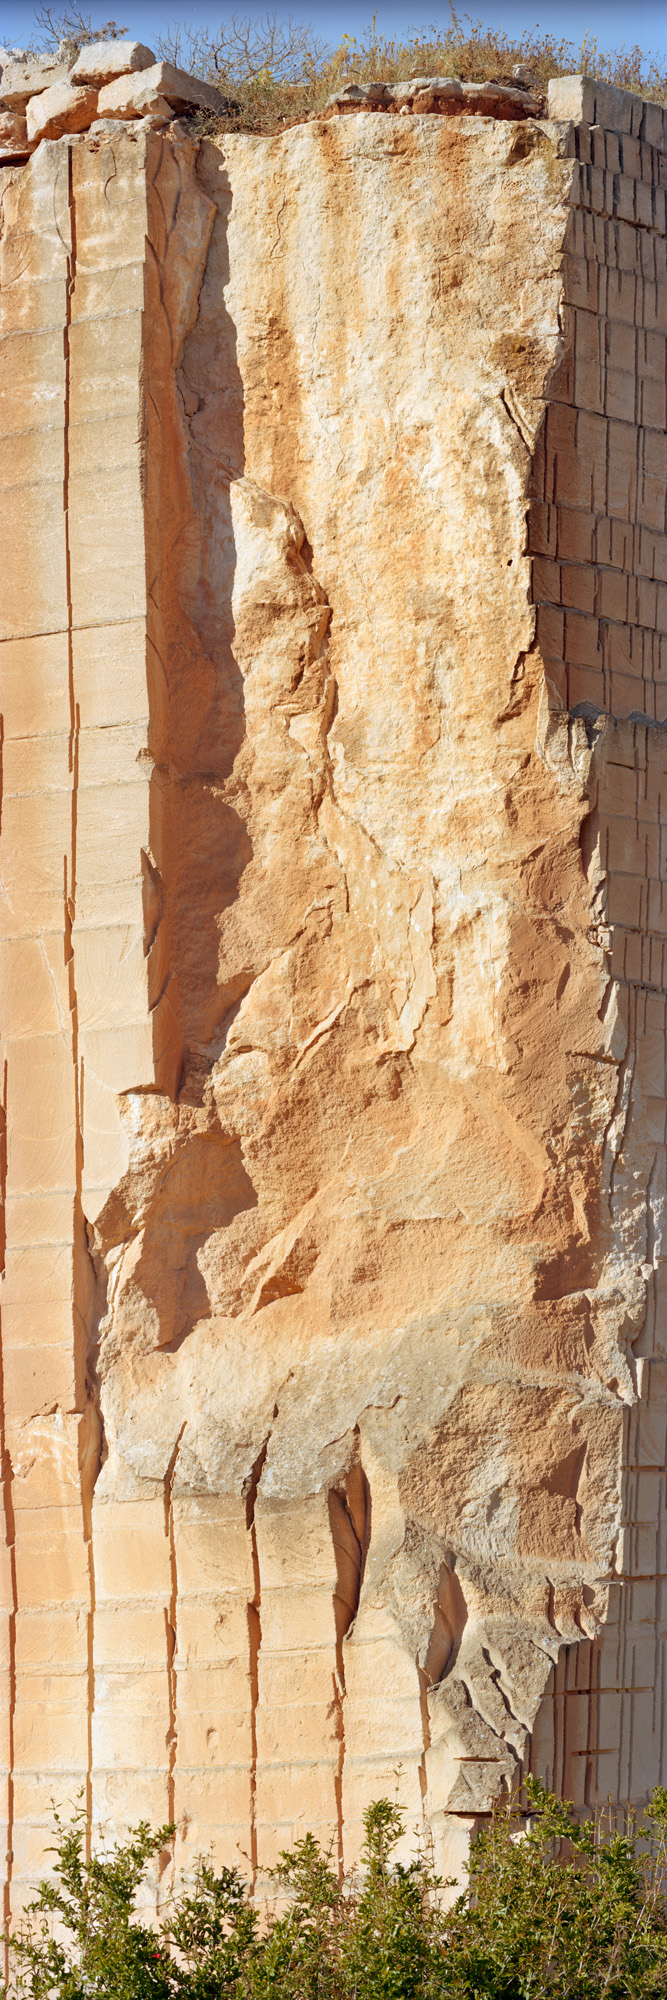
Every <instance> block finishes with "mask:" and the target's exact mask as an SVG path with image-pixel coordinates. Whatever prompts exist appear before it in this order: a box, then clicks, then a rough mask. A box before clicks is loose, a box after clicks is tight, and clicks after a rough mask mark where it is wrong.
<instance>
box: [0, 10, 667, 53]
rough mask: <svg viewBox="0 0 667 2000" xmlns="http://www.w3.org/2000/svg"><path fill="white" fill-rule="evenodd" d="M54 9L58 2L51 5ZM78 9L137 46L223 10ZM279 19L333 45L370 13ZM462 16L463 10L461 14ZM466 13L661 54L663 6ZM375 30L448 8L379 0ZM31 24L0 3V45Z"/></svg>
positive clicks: (432, 18) (417, 21)
mask: <svg viewBox="0 0 667 2000" xmlns="http://www.w3.org/2000/svg"><path fill="white" fill-rule="evenodd" d="M56 4H58V0H56ZM81 4H82V7H83V10H84V11H88V9H89V8H92V12H93V18H94V19H95V18H97V19H98V20H104V19H105V18H106V17H107V16H108V15H109V14H114V13H115V14H116V15H117V18H118V19H119V20H120V21H122V22H126V23H127V25H128V27H129V29H130V31H131V33H132V34H133V35H135V36H136V37H138V38H140V39H141V40H142V41H146V42H148V43H150V40H151V35H155V34H157V33H158V31H159V28H160V27H163V26H164V25H165V23H169V22H172V21H175V20H181V21H183V22H193V23H194V22H209V23H210V24H211V25H212V26H217V24H218V22H219V21H220V19H221V18H223V19H224V16H225V13H227V12H229V11H230V10H229V8H227V7H225V6H224V5H222V4H220V0H218V4H217V5H216V4H215V0H180V4H179V0H177V4H176V5H173V4H170V0H103V4H102V5H101V6H99V7H97V6H95V5H94V4H93V0H81ZM238 11H239V13H245V14H254V15H261V14H263V13H264V12H265V11H266V0H261V4H253V0H240V4H239V7H238ZM275 11H276V12H277V13H278V14H279V15H287V14H288V13H291V14H292V16H293V17H294V18H295V19H303V20H306V21H310V22H311V23H312V25H313V27H314V28H315V29H316V31H317V32H318V34H319V35H320V36H321V38H322V39H323V40H324V41H336V40H337V39H340V36H341V35H342V34H345V33H346V32H347V33H348V34H359V32H360V30H361V29H363V28H364V27H365V26H367V24H368V21H369V19H370V16H371V14H372V11H373V8H372V4H371V5H369V6H368V7H366V6H360V5H359V4H358V0H314V4H313V5H311V6H309V5H308V4H307V0H293V4H292V5H291V6H290V5H288V6H286V7H281V6H277V7H276V9H275ZM461 11H463V9H462V8H461ZM469 11H470V13H471V14H472V15H473V16H474V17H475V18H476V19H478V18H479V19H482V20H484V21H486V22H489V23H490V24H492V25H494V26H503V27H505V28H506V29H508V30H511V31H512V32H514V31H515V30H516V29H520V28H532V27H534V26H535V25H536V24H538V23H539V26H540V27H541V28H543V29H549V30H550V31H551V32H552V33H554V34H556V35H558V36H559V37H560V36H561V35H564V36H567V37H569V38H571V39H572V40H573V41H575V42H577V43H579V42H580V40H581V37H582V35H583V34H584V32H585V31H586V30H587V29H588V30H589V32H590V33H591V34H594V35H597V38H598V43H599V46H600V47H601V48H617V47H620V46H621V45H622V44H623V43H625V44H626V45H629V44H632V43H635V42H638V43H639V44H640V46H641V47H642V48H644V49H646V50H649V51H650V52H652V53H653V52H655V53H656V54H664V55H665V56H667V0H660V4H658V0H637V4H636V5H634V6H633V7H629V6H628V5H627V0H625V4H623V5H620V4H618V0H559V4H551V0H532V4H531V0H528V4H527V5H524V4H522V0H498V5H493V4H484V0H481V4H479V5H476V4H475V0H470V5H469ZM376 12H377V21H378V28H379V29H381V30H384V31H385V32H386V33H396V32H398V31H400V30H405V29H407V28H409V27H411V26H413V27H421V26H423V25H424V23H429V24H430V23H431V22H438V21H441V22H442V23H443V24H444V22H445V21H446V20H447V19H448V18H449V8H448V7H447V8H445V7H443V6H442V4H440V5H438V4H437V0H436V4H433V0H425V4H424V5H423V6H420V5H419V0H417V4H415V5H412V4H408V5H405V4H403V0H378V5H377V8H376ZM32 20H33V10H32V0H30V4H28V0H0V42H5V43H10V44H11V43H14V44H16V45H18V46H19V47H20V46H21V45H22V43H24V42H26V41H28V40H29V39H30V34H31V29H32Z"/></svg>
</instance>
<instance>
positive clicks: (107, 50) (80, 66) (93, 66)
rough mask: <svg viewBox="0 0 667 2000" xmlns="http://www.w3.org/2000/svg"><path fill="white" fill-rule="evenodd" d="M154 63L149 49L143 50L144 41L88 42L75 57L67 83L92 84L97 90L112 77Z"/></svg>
mask: <svg viewBox="0 0 667 2000" xmlns="http://www.w3.org/2000/svg"><path fill="white" fill-rule="evenodd" d="M154 63H155V56H154V54H153V50H152V49H147V48H146V44H145V42H121V41H118V42H90V43H89V44H88V47H87V48H85V49H82V50H81V54H80V56H77V59H76V62H75V64H74V68H73V70H71V71H70V82H71V83H94V85H95V88H96V90H101V89H102V87H103V85H104V84H105V83H113V81H114V79H115V77H117V76H130V75H133V74H136V72H137V70H144V69H151V67H152V66H153V65H154Z"/></svg>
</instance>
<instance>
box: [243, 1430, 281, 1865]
mask: <svg viewBox="0 0 667 2000" xmlns="http://www.w3.org/2000/svg"><path fill="white" fill-rule="evenodd" d="M276 1414H277V1412H276ZM270 1436H271V1432H270V1431H269V1436H268V1437H267V1438H266V1439H265V1442H264V1444H263V1445H262V1449H261V1451H260V1453H259V1457H258V1458H256V1459H255V1463H254V1465H253V1468H252V1472H251V1474H250V1484H249V1486H248V1490H247V1493H246V1527H247V1529H248V1533H249V1535H250V1553H251V1559H252V1582H253V1592H252V1598H251V1601H250V1603H249V1604H248V1661H249V1678H250V1862H251V1866H252V1879H253V1886H254V1884H255V1882H256V1880H257V1708H258V1704H259V1655H260V1648H261V1644H262V1615H261V1614H262V1581H261V1577H260V1573H259V1550H258V1548H257V1529H256V1527H255V1502H256V1500H257V1489H258V1486H259V1482H260V1479H261V1477H262V1473H263V1470H264V1463H265V1460H266V1454H267V1451H268V1449H269V1438H270Z"/></svg>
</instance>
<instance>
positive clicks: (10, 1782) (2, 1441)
mask: <svg viewBox="0 0 667 2000" xmlns="http://www.w3.org/2000/svg"><path fill="white" fill-rule="evenodd" d="M0 1460H1V1463H2V1496H3V1505H4V1512H5V1543H6V1547H7V1549H8V1551H9V1580H10V1591H11V1599H10V1605H9V1614H8V1621H7V1623H8V1635H7V1636H8V1642H9V1643H8V1655H9V1660H8V1677H9V1716H8V1725H9V1726H8V1737H9V1742H8V1754H7V1858H6V1865H5V1887H4V1898H3V1901H4V1927H5V1979H6V1980H7V1979H8V1978H9V1959H8V1951H9V1936H8V1927H9V1922H10V1917H11V1886H12V1864H13V1860H14V1855H13V1844H14V1724H15V1717H16V1613H17V1609H18V1598H17V1591H16V1531H15V1522H14V1504H13V1500H12V1480H13V1477H14V1474H13V1471H12V1462H11V1458H10V1455H9V1452H8V1449H7V1442H6V1435H5V1382H4V1368H3V1364H2V1346H1V1344H0Z"/></svg>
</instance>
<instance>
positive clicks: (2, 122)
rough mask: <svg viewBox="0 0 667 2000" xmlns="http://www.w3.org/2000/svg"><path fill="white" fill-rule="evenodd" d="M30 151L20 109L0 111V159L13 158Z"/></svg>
mask: <svg viewBox="0 0 667 2000" xmlns="http://www.w3.org/2000/svg"><path fill="white" fill-rule="evenodd" d="M29 151H30V147H29V145H28V132H27V127H26V122H25V118H24V117H23V115H22V113H21V112H20V111H0V159H5V160H13V159H16V158H17V157H20V156H21V155H24V156H25V155H26V154H27V153H28V152H29Z"/></svg>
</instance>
